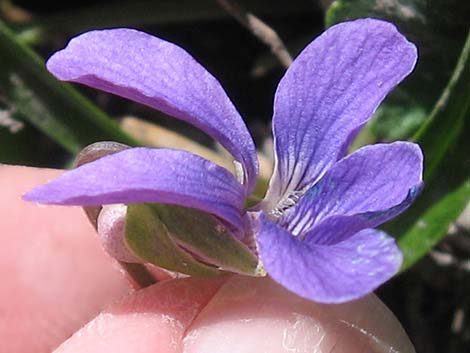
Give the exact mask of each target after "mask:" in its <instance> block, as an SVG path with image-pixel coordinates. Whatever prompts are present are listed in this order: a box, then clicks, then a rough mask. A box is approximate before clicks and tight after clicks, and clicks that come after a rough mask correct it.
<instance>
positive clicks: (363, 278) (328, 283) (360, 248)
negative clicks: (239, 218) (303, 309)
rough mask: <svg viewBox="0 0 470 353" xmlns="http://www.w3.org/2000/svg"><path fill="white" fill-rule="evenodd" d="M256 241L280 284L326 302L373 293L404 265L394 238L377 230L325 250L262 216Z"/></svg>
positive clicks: (271, 272)
mask: <svg viewBox="0 0 470 353" xmlns="http://www.w3.org/2000/svg"><path fill="white" fill-rule="evenodd" d="M257 242H258V250H259V254H260V257H261V260H262V262H263V265H264V267H265V269H266V271H267V272H268V274H269V275H270V276H271V277H272V278H273V279H274V280H275V281H277V282H278V283H280V284H281V285H283V286H284V287H286V288H287V289H289V290H290V291H292V292H294V293H296V294H298V295H300V296H302V297H305V298H307V299H311V300H314V301H317V302H322V303H341V302H345V301H348V300H353V299H356V298H359V297H361V296H363V295H366V294H368V293H370V292H372V291H373V290H374V289H376V288H377V287H378V286H379V285H381V284H382V283H384V282H385V281H386V280H388V279H389V278H390V277H392V276H393V275H394V274H395V273H396V272H397V271H398V269H399V268H400V265H401V262H402V255H401V253H400V250H399V249H398V248H397V246H396V245H395V242H394V240H393V239H392V238H391V237H389V236H388V235H387V234H385V233H384V232H381V231H379V230H375V229H365V230H362V231H360V232H359V233H357V234H355V235H353V236H352V237H349V238H348V239H347V240H345V241H342V242H340V243H337V244H335V245H331V246H324V245H315V244H309V243H307V242H302V241H300V240H299V239H297V238H295V237H293V236H292V235H291V234H290V233H288V232H287V231H286V230H284V229H283V228H281V227H280V226H278V225H276V224H274V223H272V222H270V221H267V220H266V219H265V218H264V217H262V218H261V227H260V231H259V233H258V234H257Z"/></svg>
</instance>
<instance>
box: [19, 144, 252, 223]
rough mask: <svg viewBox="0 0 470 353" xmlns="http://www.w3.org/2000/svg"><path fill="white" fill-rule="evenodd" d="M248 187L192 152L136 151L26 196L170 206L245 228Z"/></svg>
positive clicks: (103, 160) (54, 201)
mask: <svg viewBox="0 0 470 353" xmlns="http://www.w3.org/2000/svg"><path fill="white" fill-rule="evenodd" d="M244 192H245V190H244V188H243V187H242V186H241V185H240V183H238V182H237V181H236V179H235V178H234V177H233V175H232V174H231V173H230V172H228V171H227V170H226V169H224V168H222V167H219V166H217V165H215V164H213V163H212V162H210V161H208V160H206V159H204V158H201V157H199V156H196V155H194V154H191V153H189V152H185V151H180V150H170V149H153V148H131V149H128V150H124V151H122V152H118V153H116V154H112V155H108V156H105V157H103V158H101V159H98V160H96V161H93V162H90V163H87V164H84V165H82V166H80V167H78V168H76V169H72V170H70V171H67V172H65V173H64V174H62V175H61V176H60V177H58V178H56V179H54V180H52V181H51V182H49V183H48V184H45V185H42V186H39V187H37V188H35V189H34V190H32V191H30V192H29V193H27V194H26V195H24V199H25V200H27V201H36V202H40V203H46V204H57V205H80V206H90V205H104V204H115V203H124V204H129V203H143V202H154V203H170V204H175V205H180V206H185V207H191V208H196V209H199V210H202V211H206V212H209V213H211V214H214V215H216V216H218V217H220V218H221V219H223V220H225V221H226V222H228V223H229V224H231V225H232V226H234V227H235V228H236V229H238V230H240V229H241V228H242V220H241V209H242V207H243V203H244V199H245V195H244Z"/></svg>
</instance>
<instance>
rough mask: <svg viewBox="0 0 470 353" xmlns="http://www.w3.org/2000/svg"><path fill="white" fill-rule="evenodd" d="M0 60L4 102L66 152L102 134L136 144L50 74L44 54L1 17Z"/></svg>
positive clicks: (102, 137)
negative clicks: (19, 38)
mask: <svg viewBox="0 0 470 353" xmlns="http://www.w3.org/2000/svg"><path fill="white" fill-rule="evenodd" d="M0 64H1V67H2V69H1V70H0V96H1V97H2V100H3V102H2V103H4V104H6V105H7V106H8V108H9V109H10V110H12V111H15V113H16V115H17V117H18V118H20V119H22V120H24V121H28V122H29V123H31V124H32V125H33V126H35V127H37V128H38V129H39V130H41V131H42V132H43V133H45V134H46V135H48V136H49V137H50V138H51V139H52V140H54V141H55V142H57V143H58V144H60V145H61V146H62V147H64V148H65V149H66V150H68V151H69V152H71V153H77V152H78V151H79V150H80V149H82V148H83V147H84V146H86V145H88V144H90V143H92V142H95V141H102V140H114V141H119V142H123V143H126V144H128V145H137V144H138V142H137V141H135V140H134V139H133V138H131V137H129V136H128V135H127V134H125V133H124V132H123V131H122V130H121V129H120V128H119V126H118V125H117V123H115V122H114V121H113V120H111V119H110V118H109V117H108V116H107V115H106V114H105V113H103V112H102V111H101V110H100V109H98V108H97V107H96V106H95V105H94V104H93V103H91V102H90V101H89V100H88V99H86V98H85V97H83V96H82V95H81V94H79V93H78V92H77V91H76V90H75V89H73V88H72V87H71V86H70V85H68V84H65V83H61V82H59V81H58V80H56V79H55V78H54V77H53V76H52V75H50V74H49V73H48V72H47V71H46V69H45V67H44V63H43V60H42V59H41V58H40V57H39V56H37V54H35V53H34V52H33V51H32V50H31V49H29V48H28V47H26V46H25V45H24V44H22V43H20V42H19V41H18V40H17V39H16V37H15V35H14V33H13V32H12V31H10V30H9V29H8V28H7V26H6V25H5V24H4V23H3V22H1V21H0Z"/></svg>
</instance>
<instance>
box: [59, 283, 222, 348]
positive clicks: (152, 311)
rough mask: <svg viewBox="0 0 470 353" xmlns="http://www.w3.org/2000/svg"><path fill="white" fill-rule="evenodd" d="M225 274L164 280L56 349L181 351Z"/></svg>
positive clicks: (130, 297)
mask: <svg viewBox="0 0 470 353" xmlns="http://www.w3.org/2000/svg"><path fill="white" fill-rule="evenodd" d="M224 280H225V279H224V278H212V279H194V278H185V279H179V280H169V281H164V282H160V283H158V284H156V285H153V286H151V287H148V288H145V289H143V290H141V291H138V292H136V293H134V294H133V295H130V296H129V297H127V298H125V299H124V300H123V301H121V302H120V303H118V304H116V305H115V306H113V307H112V308H110V309H109V310H107V311H106V312H104V313H102V314H100V315H99V316H98V317H97V318H95V319H94V320H93V321H91V322H90V323H89V324H87V325H86V326H85V327H84V328H83V329H81V330H80V331H78V332H77V333H76V334H75V335H73V336H72V337H71V338H70V339H69V340H67V341H66V342H65V343H64V344H62V345H61V346H60V347H59V348H58V349H57V350H56V351H55V353H80V352H86V353H94V352H97V353H98V352H100V353H101V352H114V353H120V352H122V353H129V352H132V353H147V352H148V353H180V352H181V349H182V346H181V345H182V339H183V336H184V334H185V332H186V330H187V328H188V326H189V325H190V324H191V322H192V321H193V320H194V318H195V317H196V316H197V315H198V314H199V312H200V311H201V310H202V308H203V307H204V306H205V305H206V304H207V302H208V301H209V300H210V299H211V298H212V297H213V296H214V294H215V293H216V292H217V290H218V289H219V287H220V286H221V285H222V283H223V281H224Z"/></svg>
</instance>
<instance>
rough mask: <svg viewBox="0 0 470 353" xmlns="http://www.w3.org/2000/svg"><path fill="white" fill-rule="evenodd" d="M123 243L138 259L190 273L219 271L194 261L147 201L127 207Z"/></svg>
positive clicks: (198, 273)
mask: <svg viewBox="0 0 470 353" xmlns="http://www.w3.org/2000/svg"><path fill="white" fill-rule="evenodd" d="M126 243H127V246H128V247H129V249H130V250H131V251H132V252H133V253H134V254H135V255H136V256H137V257H139V258H140V259H141V260H143V261H145V262H149V263H151V264H153V265H155V266H159V267H162V268H165V269H167V270H170V271H176V272H181V273H185V274H188V275H194V276H214V275H217V274H220V273H221V271H219V270H217V269H216V268H213V267H211V266H208V265H204V264H202V263H200V262H198V261H196V260H195V259H194V258H193V257H192V256H191V255H189V254H188V253H187V252H185V251H184V250H182V249H181V248H180V247H179V246H178V245H177V244H176V243H175V241H174V240H173V239H172V238H171V236H170V232H169V231H168V228H167V227H166V226H165V224H164V223H163V222H162V221H161V220H160V218H158V217H155V212H154V211H153V210H152V208H151V207H150V206H149V205H147V204H132V205H128V207H127V216H126Z"/></svg>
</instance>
